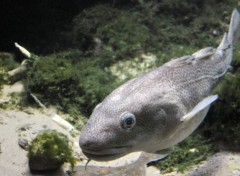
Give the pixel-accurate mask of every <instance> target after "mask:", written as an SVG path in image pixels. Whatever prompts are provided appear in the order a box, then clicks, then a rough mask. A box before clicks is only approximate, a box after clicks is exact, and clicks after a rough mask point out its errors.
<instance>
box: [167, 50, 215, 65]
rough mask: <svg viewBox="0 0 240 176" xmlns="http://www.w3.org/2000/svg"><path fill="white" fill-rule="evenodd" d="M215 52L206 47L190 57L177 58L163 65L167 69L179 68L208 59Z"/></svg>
mask: <svg viewBox="0 0 240 176" xmlns="http://www.w3.org/2000/svg"><path fill="white" fill-rule="evenodd" d="M215 52H216V49H214V48H212V47H207V48H204V49H201V50H199V51H197V52H195V53H194V54H193V55H192V56H183V57H179V58H177V59H173V60H171V61H169V62H167V63H166V64H164V65H165V66H167V67H181V66H184V65H188V64H195V63H196V62H197V61H198V60H200V59H210V58H211V56H212V55H213V54H214V53H215Z"/></svg>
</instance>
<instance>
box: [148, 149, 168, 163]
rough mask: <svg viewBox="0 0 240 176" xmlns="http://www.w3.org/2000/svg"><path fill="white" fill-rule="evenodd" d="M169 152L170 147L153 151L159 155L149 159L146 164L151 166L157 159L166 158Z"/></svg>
mask: <svg viewBox="0 0 240 176" xmlns="http://www.w3.org/2000/svg"><path fill="white" fill-rule="evenodd" d="M170 152H171V148H167V149H163V150H157V151H156V152H154V153H155V154H158V155H160V156H159V157H156V159H153V160H151V161H149V162H148V163H147V164H146V166H147V167H149V166H152V165H155V164H156V163H158V162H159V161H162V160H164V159H166V158H167V157H168V155H169V153H170Z"/></svg>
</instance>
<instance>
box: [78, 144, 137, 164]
mask: <svg viewBox="0 0 240 176" xmlns="http://www.w3.org/2000/svg"><path fill="white" fill-rule="evenodd" d="M130 148H132V147H131V146H117V147H111V148H105V149H94V148H82V152H83V154H84V155H85V156H86V157H87V158H89V159H92V160H96V161H111V160H114V159H117V158H120V157H122V156H124V155H126V154H128V153H129V149H130Z"/></svg>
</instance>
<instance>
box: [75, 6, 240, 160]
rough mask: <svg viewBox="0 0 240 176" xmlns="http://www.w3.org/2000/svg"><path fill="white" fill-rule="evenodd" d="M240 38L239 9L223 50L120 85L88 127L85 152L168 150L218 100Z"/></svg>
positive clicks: (103, 155) (93, 155)
mask: <svg viewBox="0 0 240 176" xmlns="http://www.w3.org/2000/svg"><path fill="white" fill-rule="evenodd" d="M239 39H240V15H239V13H238V11H237V10H236V9H235V10H234V11H233V13H232V18H231V22H230V27H229V31H228V33H225V34H224V36H223V39H222V41H221V43H220V45H219V46H218V48H217V49H214V48H212V47H208V48H204V49H201V50H199V51H198V52H196V53H194V54H192V55H191V56H183V57H180V58H178V59H174V60H172V61H170V62H167V63H166V64H164V65H162V66H161V67H159V68H157V69H155V70H153V71H151V72H149V73H145V74H143V75H140V76H138V77H136V78H134V79H132V80H129V81H128V82H126V83H124V84H123V85H121V86H120V87H118V88H117V89H115V90H114V91H113V92H112V93H111V94H110V95H108V96H107V97H106V98H105V99H104V100H103V102H102V103H100V104H99V105H97V106H96V107H95V109H94V110H93V113H92V115H91V116H90V118H89V120H88V122H87V124H86V125H85V127H84V129H83V131H82V133H81V136H80V141H79V144H80V147H81V149H82V151H83V153H84V154H85V155H86V156H87V157H88V158H89V159H93V160H98V161H108V160H113V159H117V158H119V157H121V156H124V155H126V154H128V153H131V152H134V151H145V152H149V153H157V154H166V153H167V152H168V151H169V150H170V148H171V147H173V146H174V145H176V144H177V143H179V142H181V141H182V140H184V139H185V138H187V137H188V136H189V135H190V134H191V133H192V132H193V131H194V130H195V129H196V128H197V127H198V126H199V124H200V123H201V122H202V121H203V119H204V117H205V116H206V114H207V112H208V109H209V106H210V105H211V103H213V102H214V101H215V100H216V99H217V98H218V96H217V95H212V92H213V89H214V87H215V86H216V85H217V83H218V82H219V80H220V78H222V77H223V76H224V74H225V73H226V72H227V70H228V68H229V67H230V63H231V60H232V53H233V45H234V43H236V42H239V41H240V40H239Z"/></svg>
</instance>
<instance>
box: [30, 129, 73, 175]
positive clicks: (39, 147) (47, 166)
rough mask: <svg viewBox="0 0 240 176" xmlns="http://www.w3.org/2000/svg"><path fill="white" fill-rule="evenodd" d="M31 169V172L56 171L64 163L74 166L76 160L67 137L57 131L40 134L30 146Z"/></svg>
mask: <svg viewBox="0 0 240 176" xmlns="http://www.w3.org/2000/svg"><path fill="white" fill-rule="evenodd" d="M28 158H29V162H28V164H29V167H30V169H31V170H36V171H46V170H55V169H58V168H60V167H61V166H62V164H63V163H64V162H69V163H70V164H71V166H72V167H73V166H74V162H75V159H74V157H73V154H72V149H71V147H70V146H69V144H68V138H67V136H66V135H64V134H62V133H59V132H57V131H55V130H46V131H43V132H42V133H40V134H39V135H38V136H37V137H36V138H35V139H34V140H33V141H32V143H31V145H30V146H29V151H28Z"/></svg>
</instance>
